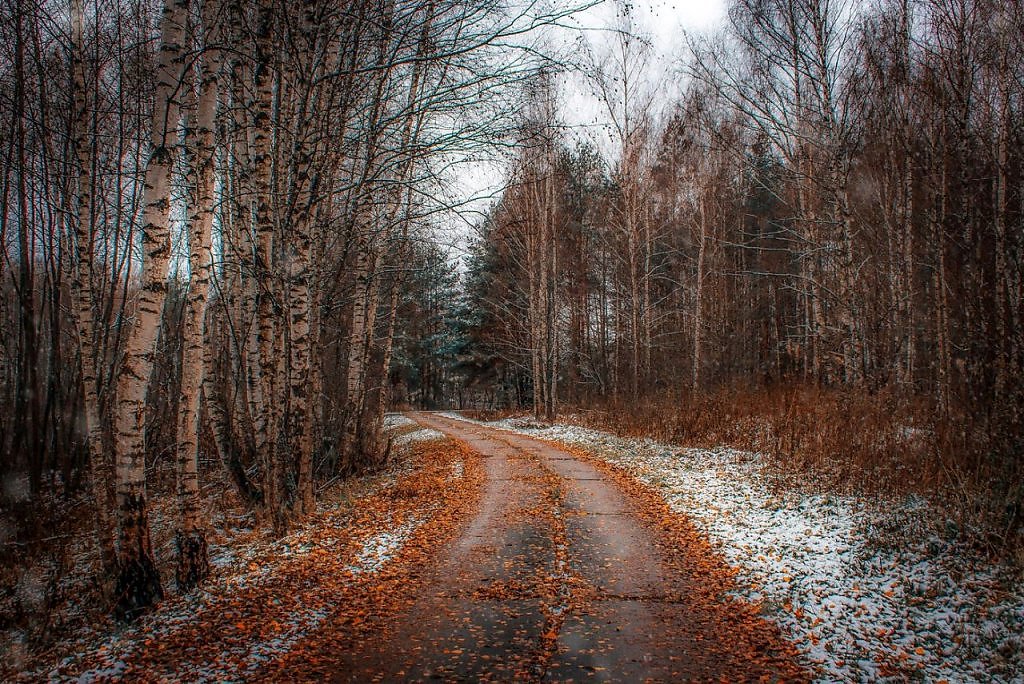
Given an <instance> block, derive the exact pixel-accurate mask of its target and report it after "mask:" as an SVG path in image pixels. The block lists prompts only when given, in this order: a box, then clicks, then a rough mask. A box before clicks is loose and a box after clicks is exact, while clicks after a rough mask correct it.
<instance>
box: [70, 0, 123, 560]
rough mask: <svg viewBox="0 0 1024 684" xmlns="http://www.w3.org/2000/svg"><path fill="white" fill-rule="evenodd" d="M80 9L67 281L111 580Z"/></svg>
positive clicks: (74, 22) (75, 27)
mask: <svg viewBox="0 0 1024 684" xmlns="http://www.w3.org/2000/svg"><path fill="white" fill-rule="evenodd" d="M83 33H84V9H83V3H82V0H72V3H71V80H72V82H71V92H72V93H73V98H72V106H73V116H72V122H71V125H72V136H71V144H72V148H73V149H72V153H73V154H74V156H75V159H76V161H77V162H78V193H77V195H76V196H75V197H76V204H77V206H76V207H75V217H76V223H75V248H76V251H77V254H78V256H77V259H76V261H75V264H76V266H77V268H76V269H75V270H74V274H73V277H72V282H71V291H72V293H73V297H74V305H75V306H74V319H75V332H76V333H77V337H78V355H79V358H80V359H81V361H80V363H81V368H82V404H83V409H84V417H85V429H86V435H87V446H88V449H89V471H90V477H91V488H92V493H93V499H94V500H95V502H96V539H97V542H98V544H99V549H100V561H101V563H102V566H103V570H104V572H105V573H106V574H108V575H113V574H114V571H115V569H116V562H117V554H116V551H115V547H114V525H113V520H112V517H111V511H112V510H113V505H112V504H113V502H112V500H111V496H110V482H111V473H110V462H109V459H108V455H107V453H106V450H105V448H104V440H103V424H102V421H101V415H100V396H99V374H98V372H97V369H96V345H95V335H94V329H95V311H94V309H93V306H94V293H93V289H92V264H93V244H94V227H93V225H94V224H93V192H94V183H93V173H92V170H93V156H92V145H91V142H90V140H89V128H90V126H89V108H88V97H87V91H86V74H85V45H84V36H83Z"/></svg>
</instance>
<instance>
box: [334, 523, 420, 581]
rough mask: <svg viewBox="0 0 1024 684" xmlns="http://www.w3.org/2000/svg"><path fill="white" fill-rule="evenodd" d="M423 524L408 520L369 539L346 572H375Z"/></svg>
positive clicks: (358, 573) (354, 573) (357, 573)
mask: <svg viewBox="0 0 1024 684" xmlns="http://www.w3.org/2000/svg"><path fill="white" fill-rule="evenodd" d="M423 522H424V521H423V520H419V519H413V520H409V521H407V522H405V523H403V524H401V525H399V526H398V527H396V528H394V529H392V530H388V531H386V532H381V533H380V534H375V535H374V536H372V537H370V538H369V539H367V540H366V541H365V542H363V548H362V550H361V551H360V552H359V553H358V554H357V555H356V557H355V560H353V561H352V564H351V565H350V566H349V567H348V570H349V571H350V572H351V573H352V574H353V575H362V574H365V573H374V572H377V571H378V570H380V569H381V568H382V567H383V566H384V564H385V563H387V562H388V561H389V560H391V557H392V556H394V554H395V552H396V551H398V550H399V549H400V548H402V546H403V545H404V544H405V542H406V541H408V539H409V537H411V536H412V533H413V532H415V531H416V528H418V527H419V526H420V525H422V524H423Z"/></svg>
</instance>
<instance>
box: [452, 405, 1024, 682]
mask: <svg viewBox="0 0 1024 684" xmlns="http://www.w3.org/2000/svg"><path fill="white" fill-rule="evenodd" d="M446 415H449V416H450V417H453V418H461V417H460V416H458V415H457V414H446ZM463 420H465V419H463ZM487 424H488V425H492V426H494V427H499V428H503V429H507V430H512V431H515V432H519V433H522V434H527V435H532V436H535V437H540V438H545V439H552V440H557V441H561V442H564V443H568V444H573V445H577V446H580V447H583V448H585V449H587V450H588V451H590V452H592V453H594V454H595V455H596V456H599V457H601V458H603V459H605V460H607V461H608V462H610V463H613V464H615V465H618V466H621V467H623V468H625V469H626V470H628V471H629V472H630V474H632V475H633V476H634V477H636V478H637V479H638V480H640V481H642V482H644V483H646V484H649V485H652V486H654V487H656V488H657V489H658V490H659V491H660V492H661V493H662V495H663V496H664V497H665V499H666V501H667V502H668V503H669V504H670V505H671V506H672V508H673V509H675V510H676V511H678V512H680V513H684V514H686V515H687V516H688V517H690V518H691V519H692V520H693V521H694V522H695V523H696V524H697V525H698V526H699V527H700V528H701V529H702V530H703V531H704V532H705V533H706V534H707V535H708V537H709V538H710V539H711V540H712V541H713V542H714V543H715V544H716V545H717V547H718V548H719V549H720V552H721V553H722V554H723V556H724V557H725V558H726V559H727V560H728V561H729V563H731V564H732V565H734V566H735V567H736V568H737V569H738V570H739V573H740V574H739V577H738V584H739V594H740V595H741V596H742V597H743V598H745V599H746V600H748V601H750V602H753V603H755V604H758V605H760V606H761V607H762V610H763V613H764V615H765V616H766V617H767V618H768V619H771V620H773V621H775V622H776V623H778V624H779V625H780V626H781V628H782V629H783V630H784V632H785V633H786V634H787V635H788V636H789V637H790V638H791V639H792V640H793V641H794V642H795V643H796V645H797V647H798V648H799V649H800V650H801V652H802V653H803V655H804V658H805V661H806V663H807V664H808V665H809V666H810V667H812V668H813V669H814V670H815V672H816V673H817V676H818V679H819V680H820V681H836V680H838V681H876V680H880V679H889V680H893V681H904V680H923V681H936V682H938V681H950V682H965V681H1024V583H1022V582H1021V580H1020V578H1019V577H1018V578H1016V579H1013V578H1012V577H1010V576H1009V571H1008V570H1006V569H1005V568H1001V567H998V566H993V565H991V564H989V563H987V562H986V561H984V560H983V559H981V558H978V557H977V556H975V555H973V554H971V553H969V552H967V551H966V550H965V549H963V548H960V547H959V546H958V545H957V544H956V543H955V533H956V530H955V527H954V526H953V525H952V524H949V526H948V529H943V527H944V526H943V525H941V524H940V525H936V524H935V520H936V515H935V513H934V511H931V510H929V507H928V503H927V502H925V501H923V500H921V499H907V500H901V501H886V502H879V501H871V500H867V499H859V498H854V497H846V496H820V495H810V494H806V493H801V492H798V491H790V490H785V489H781V488H779V487H777V486H772V485H771V484H770V480H769V478H768V477H767V473H766V470H765V460H764V459H763V458H762V457H761V456H760V455H759V454H755V453H749V452H742V451H736V450H733V449H726V448H719V449H710V450H708V449H681V448H678V447H673V446H670V445H665V444H659V443H657V442H653V441H650V440H642V439H623V438H619V437H616V436H614V435H611V434H608V433H604V432H599V431H596V430H590V429H585V428H580V427H576V426H570V425H554V426H543V425H538V424H536V423H533V422H531V421H528V420H523V419H506V420H503V421H497V422H494V423H487Z"/></svg>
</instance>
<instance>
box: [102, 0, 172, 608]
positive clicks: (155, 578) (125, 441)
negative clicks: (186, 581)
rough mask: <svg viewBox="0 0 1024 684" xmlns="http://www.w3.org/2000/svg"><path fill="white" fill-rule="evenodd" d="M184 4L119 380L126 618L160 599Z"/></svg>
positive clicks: (165, 80)
mask: <svg viewBox="0 0 1024 684" xmlns="http://www.w3.org/2000/svg"><path fill="white" fill-rule="evenodd" d="M187 14H188V3H187V0H166V4H165V5H164V8H163V17H162V20H161V30H160V33H161V39H160V48H159V55H158V60H157V81H156V97H155V106H154V111H153V122H152V137H151V145H152V151H151V153H150V157H149V160H148V162H147V164H146V181H145V191H144V208H143V227H142V255H141V257H142V283H141V288H140V291H139V296H138V301H137V304H136V310H135V322H134V324H133V325H132V326H131V330H130V331H129V333H128V335H127V339H126V341H125V348H124V359H123V361H122V366H121V372H120V376H119V378H118V387H117V389H118V392H117V418H116V421H115V435H114V441H115V447H116V451H117V461H116V469H115V473H116V478H117V505H118V522H119V524H120V535H119V548H118V565H119V569H120V576H119V578H118V583H117V589H116V592H117V612H118V614H119V615H120V616H122V617H125V618H132V617H134V616H135V615H137V614H138V613H140V612H142V611H144V610H146V609H147V608H148V607H149V606H151V605H152V604H153V603H154V602H156V601H159V600H160V599H162V598H163V588H162V586H161V584H160V575H159V573H158V572H157V569H156V563H155V560H154V557H153V545H152V541H151V540H150V535H149V512H148V505H147V499H146V444H145V428H146V425H145V422H146V421H145V419H146V387H147V384H148V382H149V378H150V375H151V374H152V371H153V365H154V364H153V355H154V353H155V346H156V340H157V335H158V333H159V329H160V317H161V311H162V310H163V304H164V299H165V297H166V294H167V266H168V259H169V255H170V177H171V172H172V169H173V166H174V155H173V150H174V147H175V137H176V135H177V126H178V120H179V110H180V107H179V103H178V101H177V99H176V98H177V97H178V93H179V85H180V83H181V78H182V74H183V69H184V59H183V55H184V51H185V50H184V44H183V41H184V26H185V21H186V17H187Z"/></svg>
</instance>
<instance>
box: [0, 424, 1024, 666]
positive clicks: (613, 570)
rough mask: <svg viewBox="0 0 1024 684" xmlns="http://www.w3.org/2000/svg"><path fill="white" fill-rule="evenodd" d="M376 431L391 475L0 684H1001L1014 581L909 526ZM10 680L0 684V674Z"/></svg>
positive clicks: (746, 470)
mask: <svg viewBox="0 0 1024 684" xmlns="http://www.w3.org/2000/svg"><path fill="white" fill-rule="evenodd" d="M410 416H411V417H407V416H402V415H391V416H389V418H388V429H389V433H390V435H391V437H392V440H393V445H394V449H393V454H394V458H393V460H392V462H391V464H390V465H389V467H388V468H387V469H386V470H385V471H383V472H380V473H376V474H373V475H369V476H366V477H362V478H357V479H356V480H354V481H351V482H348V483H345V484H344V485H343V486H333V487H332V488H330V489H329V490H328V491H326V492H325V493H324V496H322V497H321V501H320V510H319V513H318V514H317V515H315V516H313V517H312V518H311V519H309V520H308V521H307V522H306V523H305V524H304V525H303V526H302V528H301V529H298V530H296V531H294V532H293V533H291V534H290V535H288V536H286V537H285V538H283V539H277V540H271V539H269V538H267V537H266V536H264V535H258V534H255V533H249V534H242V533H239V534H233V536H232V534H227V533H226V532H225V531H224V530H220V531H216V533H215V535H214V538H215V539H217V540H218V542H217V543H216V544H215V545H214V546H213V547H212V551H211V552H212V555H213V561H214V565H215V573H214V576H213V577H212V578H211V580H210V581H209V582H208V583H207V584H206V585H204V586H203V587H202V588H201V589H200V590H198V591H194V592H192V593H190V594H188V595H185V596H172V597H170V598H169V599H168V600H166V601H164V602H163V603H162V604H161V605H160V606H159V607H158V608H157V610H155V611H154V612H153V613H151V614H149V615H147V616H145V617H144V618H142V619H141V620H139V621H138V622H136V623H134V624H132V625H128V626H124V627H116V626H113V625H111V624H107V625H104V626H101V627H97V628H96V629H94V630H92V631H91V632H83V633H81V634H80V635H79V636H78V638H76V639H74V640H67V641H64V642H62V643H61V644H60V645H59V646H58V647H56V648H55V649H54V650H53V651H52V652H51V653H50V654H49V656H48V657H43V658H39V659H37V660H36V661H35V662H33V663H32V666H31V667H21V668H19V669H20V673H18V672H17V671H12V670H10V669H5V671H3V672H0V679H4V680H8V679H14V678H18V679H23V680H32V681H37V680H50V681H83V682H84V681H107V680H120V679H127V680H132V681H137V680H141V681H166V680H188V681H207V682H212V681H243V680H246V681H248V680H273V681H280V680H288V681H294V680H302V681H311V680H324V679H328V680H333V681H360V682H362V681H395V680H401V681H422V680H427V679H440V680H467V679H468V680H474V681H505V680H511V679H519V680H525V681H643V680H649V681H695V680H699V681H707V680H720V679H722V678H725V679H727V680H730V681H739V680H743V681H751V680H758V679H766V680H780V679H782V680H787V681H806V680H817V681H836V680H842V681H851V680H853V681H856V680H868V679H870V680H890V681H918V680H923V681H943V680H947V681H977V680H985V681H1019V680H1020V678H1021V677H1022V676H1024V663H1022V655H1021V651H1022V648H1021V647H1022V643H1021V635H1022V634H1024V586H1022V585H1021V582H1020V577H1019V575H1017V576H1014V575H1012V574H1010V572H1009V571H1008V570H1006V569H1004V568H1000V567H999V566H995V565H993V564H991V563H990V562H989V561H987V560H986V559H984V558H982V557H980V556H978V555H976V554H972V553H970V552H969V551H968V550H965V549H963V548H961V547H960V546H958V545H957V544H956V542H955V541H951V536H952V535H951V533H950V534H949V535H946V536H945V537H944V536H943V530H942V529H941V526H940V528H936V526H935V523H934V516H932V515H930V514H929V510H928V507H929V504H928V502H926V501H924V500H921V499H908V500H904V501H887V502H879V501H869V500H866V499H864V500H861V499H856V498H854V497H849V496H838V495H835V496H831V495H822V494H820V493H818V494H814V493H809V492H807V491H805V490H804V489H801V487H800V486H799V483H793V482H788V483H786V482H781V481H779V479H778V478H777V477H774V476H773V475H772V473H771V472H770V471H769V470H768V469H766V468H765V466H764V463H763V462H762V459H761V458H760V457H759V456H758V455H757V454H753V453H749V452H740V451H736V450H732V449H727V448H720V449H711V450H706V449H680V448H678V447H673V446H670V445H665V444H659V443H656V442H653V441H650V440H643V439H626V438H620V437H615V436H613V435H611V434H608V433H605V432H600V431H597V430H593V429H586V428H581V427H577V426H573V425H568V424H558V425H540V424H536V423H534V422H532V421H531V420H529V419H525V418H512V419H506V420H502V421H496V422H492V423H481V422H477V421H471V420H467V419H465V418H464V417H462V416H458V415H454V414H436V413H433V414H423V413H420V414H410ZM9 664H10V663H5V667H6V666H7V665H9Z"/></svg>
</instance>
